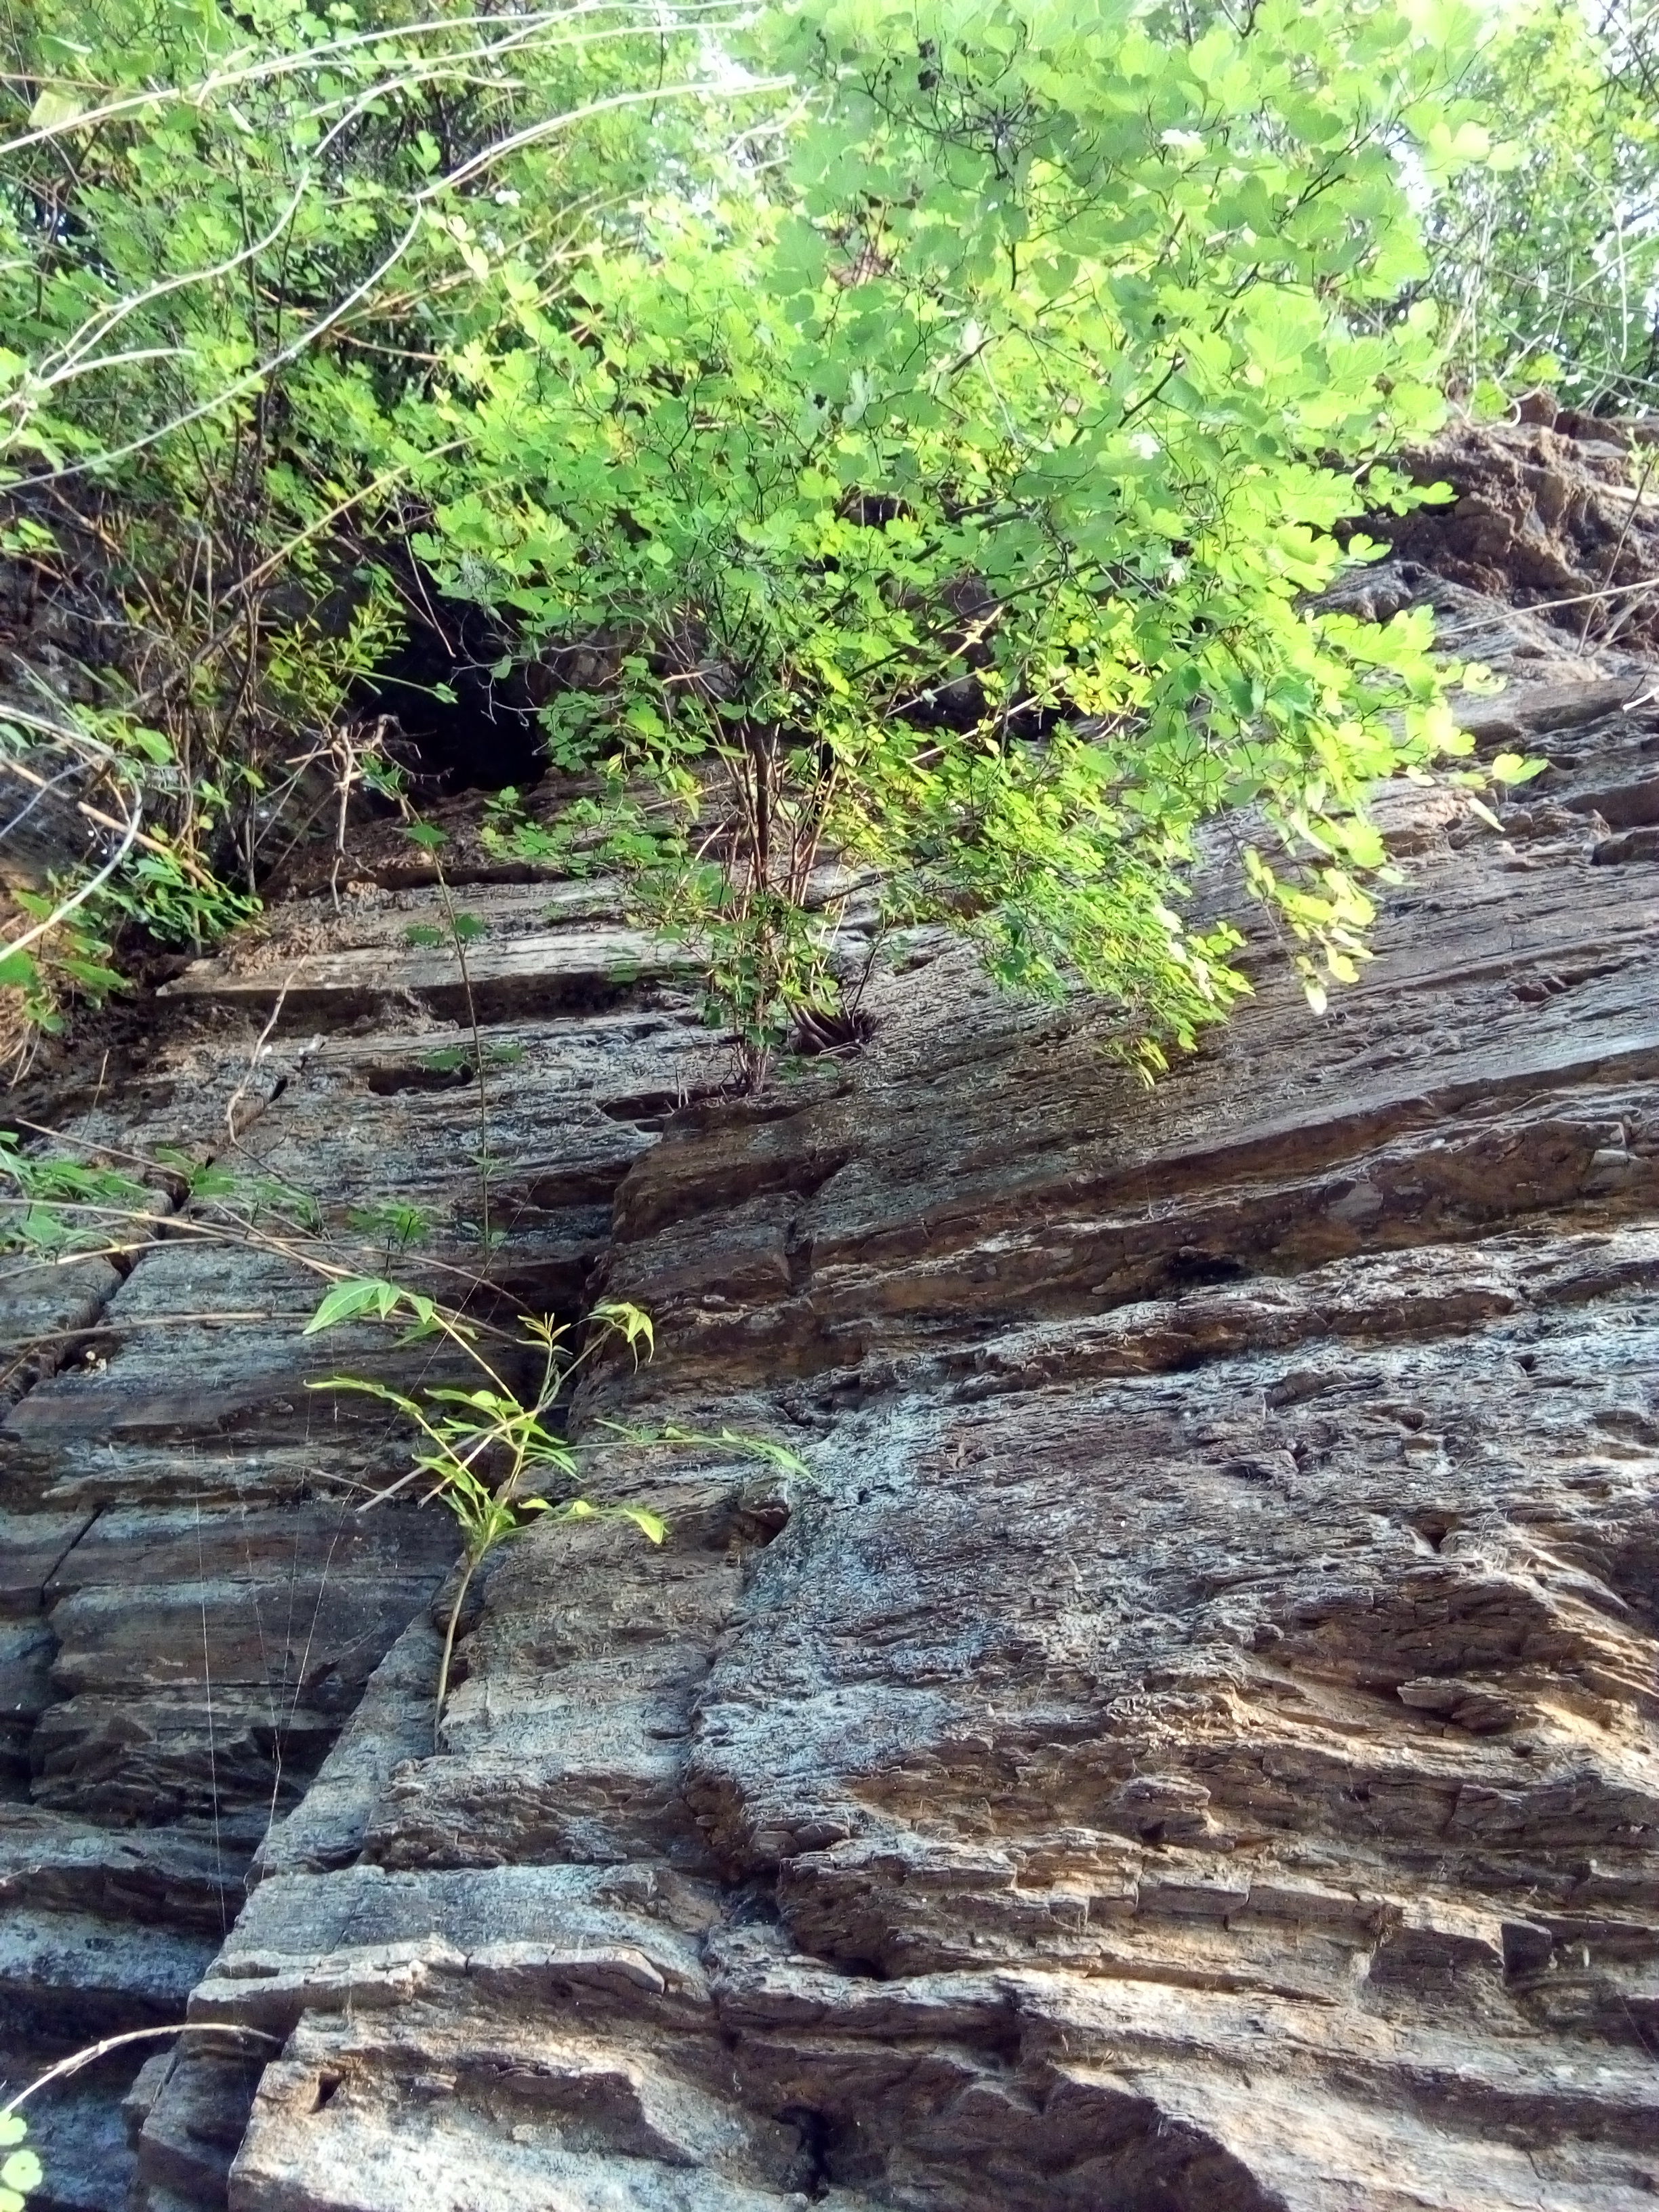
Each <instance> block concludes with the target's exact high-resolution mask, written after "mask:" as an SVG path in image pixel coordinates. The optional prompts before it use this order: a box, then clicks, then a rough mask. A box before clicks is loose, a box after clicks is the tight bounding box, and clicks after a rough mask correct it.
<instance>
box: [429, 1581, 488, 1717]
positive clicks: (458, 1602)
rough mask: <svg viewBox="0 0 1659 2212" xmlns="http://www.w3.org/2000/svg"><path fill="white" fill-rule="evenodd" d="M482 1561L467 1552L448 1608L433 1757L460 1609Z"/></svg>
mask: <svg viewBox="0 0 1659 2212" xmlns="http://www.w3.org/2000/svg"><path fill="white" fill-rule="evenodd" d="M483 1559H484V1554H483V1553H482V1552H476V1553H475V1552H471V1551H469V1552H468V1553H467V1555H466V1571H465V1574H463V1575H462V1577H461V1586H460V1588H459V1589H458V1590H457V1591H456V1593H455V1602H454V1604H453V1606H451V1607H450V1608H449V1622H448V1626H447V1627H446V1628H445V1630H444V1649H443V1656H442V1658H441V1659H440V1661H439V1662H438V1686H437V1689H436V1691H435V1693H434V1696H433V1700H432V1749H433V1753H434V1754H435V1755H436V1754H437V1753H440V1752H441V1751H442V1749H443V1741H442V1737H441V1729H442V1727H443V1718H444V1700H445V1699H446V1698H447V1696H448V1695H449V1662H450V1660H451V1659H452V1658H453V1656H454V1651H455V1632H456V1630H457V1629H458V1628H459V1626H460V1620H461V1607H463V1606H464V1605H465V1603H466V1594H467V1591H468V1590H469V1589H471V1586H472V1577H473V1575H474V1574H475V1573H476V1572H477V1569H478V1568H479V1567H480V1566H481V1565H483Z"/></svg>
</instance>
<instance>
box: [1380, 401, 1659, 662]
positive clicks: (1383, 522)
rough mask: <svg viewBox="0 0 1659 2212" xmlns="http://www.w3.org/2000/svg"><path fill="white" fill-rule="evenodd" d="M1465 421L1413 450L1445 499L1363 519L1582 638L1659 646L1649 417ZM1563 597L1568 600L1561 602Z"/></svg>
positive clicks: (1443, 568) (1399, 552)
mask: <svg viewBox="0 0 1659 2212" xmlns="http://www.w3.org/2000/svg"><path fill="white" fill-rule="evenodd" d="M1522 413H1523V414H1524V415H1525V416H1528V418H1529V419H1527V420H1523V421H1521V422H1512V423H1510V422H1504V423H1486V424H1475V423H1461V424H1457V425H1455V426H1454V427H1453V428H1450V429H1449V430H1447V431H1446V432H1445V433H1443V435H1442V436H1440V437H1439V438H1437V440H1436V441H1435V442H1434V443H1433V445H1432V446H1431V447H1427V448H1425V450H1424V451H1423V452H1421V453H1417V454H1414V455H1413V456H1412V457H1411V458H1410V459H1409V461H1408V463H1407V467H1408V470H1409V473H1410V474H1411V476H1412V477H1413V481H1414V482H1416V483H1424V484H1428V483H1449V485H1450V486H1451V487H1452V489H1453V490H1454V491H1455V493H1456V495H1457V496H1456V498H1455V501H1453V502H1452V504H1450V505H1449V506H1445V507H1425V508H1422V509H1420V510H1419V511H1418V512H1417V513H1413V514H1408V515H1404V516H1394V515H1382V516H1377V517H1372V518H1369V519H1368V520H1367V521H1366V523H1365V530H1366V532H1367V533H1368V535H1370V537H1372V538H1378V539H1380V540H1382V541H1383V542H1384V543H1386V544H1389V546H1390V547H1391V548H1392V550H1394V552H1395V555H1396V556H1398V557H1399V558H1400V560H1401V561H1402V562H1417V563H1419V564H1420V566H1421V567H1422V568H1424V569H1425V570H1427V571H1429V572H1430V573H1431V574H1434V575H1436V576H1441V577H1444V578H1446V579H1447V580H1449V581H1450V582H1452V583H1455V584H1462V585H1464V586H1467V587H1468V589H1470V590H1471V591H1475V592H1483V593H1486V594H1488V595H1489V596H1491V597H1492V598H1493V599H1500V600H1504V601H1505V602H1507V603H1508V604H1509V605H1511V606H1516V607H1525V608H1529V609H1531V610H1533V611H1535V612H1537V613H1539V614H1541V615H1542V616H1544V617H1547V620H1548V621H1550V622H1551V623H1553V624H1554V625H1555V626H1556V627H1558V628H1559V629H1562V630H1564V631H1565V632H1566V633H1568V634H1569V635H1571V637H1572V638H1574V639H1578V638H1581V637H1582V638H1583V639H1584V640H1585V641H1586V642H1587V643H1591V644H1595V643H1601V644H1611V643H1613V642H1614V641H1617V642H1618V643H1619V644H1620V645H1621V646H1625V647H1632V648H1635V649H1637V650H1643V649H1646V650H1650V651H1651V650H1656V649H1659V444H1656V443H1652V442H1650V435H1651V434H1650V428H1649V426H1648V425H1647V424H1645V423H1644V424H1639V425H1632V424H1629V423H1623V422H1602V421H1600V420H1598V419H1597V418H1595V417H1594V416H1583V415H1574V414H1570V413H1567V412H1565V411H1560V412H1558V411H1557V410H1556V409H1555V408H1554V406H1553V403H1551V402H1550V401H1549V400H1547V398H1544V397H1543V396H1542V395H1540V394H1534V395H1533V396H1532V397H1531V398H1528V400H1526V401H1524V402H1522ZM1564 602H1565V604H1563V603H1564Z"/></svg>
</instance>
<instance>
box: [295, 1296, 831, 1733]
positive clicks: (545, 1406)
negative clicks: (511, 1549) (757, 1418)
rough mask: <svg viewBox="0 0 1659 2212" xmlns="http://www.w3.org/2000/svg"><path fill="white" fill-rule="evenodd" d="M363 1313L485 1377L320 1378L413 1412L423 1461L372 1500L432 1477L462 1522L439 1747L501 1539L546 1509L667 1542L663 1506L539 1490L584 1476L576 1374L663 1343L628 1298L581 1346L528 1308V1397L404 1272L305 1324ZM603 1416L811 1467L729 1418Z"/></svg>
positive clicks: (797, 1469) (597, 1319)
mask: <svg viewBox="0 0 1659 2212" xmlns="http://www.w3.org/2000/svg"><path fill="white" fill-rule="evenodd" d="M364 1319H373V1320H377V1321H386V1322H390V1321H398V1320H404V1321H406V1322H408V1323H409V1326H408V1328H406V1330H405V1332H404V1336H403V1338H402V1341H403V1342H404V1343H405V1344H412V1343H419V1342H421V1341H422V1340H424V1339H428V1338H432V1337H442V1338H446V1339H447V1340H448V1341H449V1343H450V1344H451V1345H453V1346H454V1347H455V1348H456V1350H458V1351H459V1352H461V1353H462V1354H463V1355H464V1356H465V1358H466V1359H467V1360H468V1361H469V1362H470V1363H471V1365H472V1367H473V1368H474V1369H475V1370H477V1374H478V1375H479V1376H480V1377H481V1378H482V1379H481V1382H480V1383H479V1384H478V1385H477V1386H475V1387H474V1388H473V1389H457V1388H453V1387H447V1388H422V1389H419V1390H418V1391H416V1392H410V1391H404V1390H398V1389H393V1388H392V1385H391V1384H390V1383H378V1382H371V1381H368V1380H366V1379H365V1378H363V1377H362V1376H351V1375H336V1376H329V1377H328V1378H327V1379H326V1380H324V1381H319V1382H315V1383H312V1384H311V1386H310V1387H311V1388H312V1389H314V1390H332V1391H354V1392H356V1393H358V1394H360V1395H362V1396H365V1397H370V1398H378V1399H380V1401H382V1402H383V1403H385V1404H386V1405H389V1406H393V1407H396V1408H397V1409H398V1412H399V1413H402V1414H404V1416H405V1418H406V1419H409V1420H410V1422H412V1423H413V1425H414V1426H415V1428H416V1431H417V1434H418V1436H419V1437H420V1439H421V1442H420V1443H419V1444H418V1446H417V1448H416V1453H415V1461H414V1465H413V1466H412V1467H411V1468H410V1470H409V1472H408V1474H405V1475H403V1476H401V1477H400V1478H399V1479H398V1480H397V1481H396V1482H394V1483H392V1484H391V1485H390V1486H389V1487H388V1488H386V1489H385V1490H383V1491H380V1492H378V1493H377V1495H376V1497H375V1498H374V1500H373V1501H371V1502H372V1503H375V1504H378V1503H380V1501H381V1500H382V1499H385V1498H392V1497H394V1496H395V1495H396V1494H397V1493H398V1492H399V1491H401V1490H404V1489H406V1488H408V1487H410V1486H413V1485H416V1484H418V1483H421V1482H422V1481H424V1482H426V1484H427V1485H428V1487H427V1489H426V1492H425V1496H424V1498H423V1499H422V1503H425V1502H426V1501H427V1500H429V1499H432V1498H441V1500H442V1501H443V1503H444V1504H446V1505H447V1507H448V1508H449V1510H450V1511H451V1512H452V1513H453V1515H454V1516H455V1519H456V1521H457V1522H458V1523H459V1527H460V1531H461V1541H462V1547H463V1548H462V1562H461V1577H460V1581H459V1585H458V1587H457V1589H456V1592H455V1596H454V1599H453V1602H452V1604H451V1606H450V1608H449V1614H448V1619H447V1621H446V1623H445V1626H444V1640H443V1652H442V1656H441V1659H440V1661H439V1664H438V1680H437V1686H436V1690H435V1698H434V1705H433V1723H432V1725H433V1745H434V1748H435V1749H437V1748H439V1747H440V1745H441V1736H440V1730H441V1725H442V1721H443V1711H444V1703H445V1700H446V1699H447V1695H448V1692H449V1674H450V1667H451V1664H452V1662H453V1657H454V1652H455V1638H456V1633H457V1631H458V1629H459V1625H460V1619H461V1613H462V1610H463V1608H464V1607H465V1603H466V1597H467V1592H468V1591H469V1590H470V1589H471V1586H472V1581H473V1577H475V1576H476V1575H477V1571H478V1570H479V1568H480V1567H482V1566H483V1563H484V1561H485V1560H486V1559H488V1558H489V1555H490V1553H492V1552H494V1551H495V1549H496V1548H497V1547H498V1546H500V1545H501V1544H503V1543H505V1542H507V1541H508V1539H509V1538H511V1537H513V1536H516V1535H519V1534H521V1533H522V1532H523V1530H524V1529H526V1528H528V1527H529V1526H530V1524H531V1523H532V1521H534V1520H536V1519H537V1518H538V1517H539V1518H544V1519H550V1520H553V1521H624V1522H629V1524H631V1526H633V1527H634V1528H637V1529H638V1530H639V1531H640V1533H641V1535H643V1536H645V1537H647V1539H648V1540H649V1541H651V1542H652V1543H653V1544H660V1543H661V1542H662V1541H663V1538H664V1537H665V1535H666V1534H667V1528H666V1525H665V1522H663V1521H662V1519H661V1517H660V1516H659V1515H657V1514H655V1513H653V1512H651V1511H649V1510H647V1508H646V1507H644V1506H642V1505H630V1504H613V1505H597V1504H594V1503H593V1502H592V1500H591V1499H589V1498H583V1497H581V1496H580V1495H578V1494H574V1493H573V1494H571V1495H568V1496H566V1497H563V1498H558V1499H553V1498H544V1497H543V1496H541V1495H540V1491H541V1489H542V1488H543V1487H544V1486H548V1485H549V1484H550V1482H553V1481H557V1482H559V1483H562V1484H568V1485H574V1484H575V1483H576V1482H578V1481H579V1480H580V1473H581V1461H582V1456H583V1449H584V1448H583V1447H582V1446H580V1445H579V1444H574V1443H570V1442H569V1441H568V1439H567V1438H566V1437H564V1436H562V1434H560V1433H559V1431H557V1429H556V1428H555V1427H554V1426H553V1425H552V1422H553V1419H554V1416H555V1413H556V1409H557V1408H558V1407H559V1406H560V1405H561V1403H562V1401H564V1400H565V1399H566V1398H567V1396H568V1392H569V1389H570V1385H571V1383H572V1382H573V1381H574V1378H575V1376H576V1375H577V1374H578V1373H579V1372H580V1370H581V1369H582V1368H584V1367H586V1366H587V1365H588V1364H590V1363H591V1362H592V1360H593V1359H594V1358H597V1356H598V1355H599V1352H601V1351H602V1350H604V1349H605V1347H606V1346H609V1345H611V1344H614V1343H616V1342H617V1341H620V1342H621V1343H622V1344H623V1346H624V1347H625V1348H626V1349H628V1350H629V1351H630V1352H635V1356H636V1357H637V1354H638V1351H639V1348H640V1346H644V1348H645V1351H646V1353H647V1356H648V1355H649V1353H650V1352H651V1349H652V1346H653V1335H652V1328H651V1321H650V1317H649V1316H648V1315H647V1314H645V1313H644V1312H642V1311H641V1309H640V1308H639V1307H638V1306H635V1305H629V1304H624V1303H620V1302H618V1303H614V1304H602V1305H598V1306H595V1307H594V1308H593V1310H592V1312H591V1313H590V1314H589V1316H588V1317H587V1335H586V1342H585V1343H584V1344H583V1345H582V1346H581V1347H580V1350H578V1349H576V1348H575V1346H574V1331H573V1330H572V1329H571V1328H569V1327H568V1326H562V1325H561V1324H559V1323H557V1322H553V1321H551V1320H550V1319H547V1318H545V1317H542V1316H535V1315H531V1314H521V1315H520V1317H519V1321H520V1329H521V1331H522V1332H523V1334H522V1336H521V1338H520V1344H521V1345H522V1346H525V1347H533V1349H534V1350H535V1352H537V1353H538V1355H539V1363H540V1375H539V1378H538V1382H537V1384H536V1386H535V1388H534V1389H533V1390H532V1391H531V1392H530V1393H529V1394H528V1395H526V1396H524V1397H520V1395H518V1393H517V1392H515V1391H514V1390H513V1389H512V1388H511V1387H510V1386H509V1385H508V1383H507V1382H506V1381H505V1380H504V1379H503V1377H502V1376H501V1373H500V1371H499V1370H498V1368H497V1367H496V1365H495V1364H494V1363H493V1362H492V1361H491V1360H490V1358H489V1357H488V1356H487V1355H486V1353H485V1352H484V1351H483V1333H482V1332H481V1330H480V1329H479V1328H477V1327H476V1326H474V1324H472V1323H471V1322H467V1321H465V1320H464V1319H463V1318H462V1316H460V1315H459V1314H458V1313H455V1312H453V1311H451V1310H448V1309H447V1308H446V1307H444V1306H441V1305H440V1304H438V1303H437V1302H436V1301H435V1300H434V1299H432V1298H428V1297H423V1296H422V1295H421V1294H420V1293H419V1292H418V1291H411V1290H409V1289H407V1288H405V1287H404V1285H400V1284H398V1283H393V1282H389V1281H386V1280H384V1279H380V1278H374V1277H369V1276H363V1277H361V1278H359V1279H356V1280H353V1281H349V1282H343V1283H337V1284H336V1285H335V1286H334V1288H333V1289H332V1290H331V1291H329V1293H328V1295H327V1297H325V1298H324V1300H323V1302H322V1304H320V1305H319V1307H318V1309H317V1310H316V1312H315V1313H314V1314H313V1316H312V1317H311V1319H310V1321H309V1322H307V1325H306V1334H307V1335H308V1336H310V1335H314V1334H318V1333H319V1331H321V1330H324V1329H328V1328H334V1327H336V1326H337V1325H338V1324H339V1323H341V1322H349V1321H359V1320H364ZM601 1427H602V1428H603V1429H604V1431H605V1433H606V1436H607V1437H608V1438H609V1439H610V1440H611V1441H612V1442H620V1443H626V1444H631V1445H635V1446H641V1447H650V1446H662V1445H669V1446H673V1445H704V1446H707V1445H723V1446H726V1447H732V1448H735V1449H738V1450H740V1451H743V1452H745V1453H747V1454H749V1455H751V1456H753V1457H756V1458H759V1459H763V1460H766V1461H768V1462H769V1463H770V1464H772V1465H773V1466H775V1467H776V1468H780V1469H781V1471H783V1472H785V1473H788V1474H805V1468H803V1467H802V1465H801V1462H799V1460H798V1459H797V1458H796V1457H795V1455H793V1453H792V1452H789V1451H787V1450H786V1449H784V1447H783V1446H782V1445H781V1444H775V1443H770V1442H769V1441H768V1440H767V1439H765V1438H763V1437H744V1436H740V1435H738V1434H737V1433H736V1432H735V1431H732V1430H729V1429H722V1430H721V1431H719V1433H718V1434H716V1435H713V1436H704V1435H699V1434H696V1433H695V1432H693V1431H689V1430H684V1429H679V1428H676V1427H672V1426H669V1427H665V1428H661V1429H658V1430H655V1431H644V1430H641V1429H635V1428H630V1427H629V1426H627V1425H624V1424H623V1423H620V1422H614V1421H606V1422H604V1423H602V1424H601Z"/></svg>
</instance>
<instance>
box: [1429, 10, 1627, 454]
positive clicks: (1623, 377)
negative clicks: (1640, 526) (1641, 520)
mask: <svg viewBox="0 0 1659 2212" xmlns="http://www.w3.org/2000/svg"><path fill="white" fill-rule="evenodd" d="M1468 90H1469V92H1470V94H1471V95H1472V96H1473V97H1474V99H1476V100H1478V101H1479V102H1480V106H1481V108H1482V109H1483V110H1484V111H1485V112H1486V113H1487V114H1488V115H1489V116H1490V117H1492V118H1493V120H1494V123H1495V125H1497V127H1498V128H1499V129H1500V131H1501V134H1502V136H1501V140H1500V143H1498V145H1497V146H1496V147H1494V148H1493V149H1492V158H1490V159H1489V160H1488V161H1486V162H1485V163H1483V164H1482V165H1481V167H1480V168H1479V169H1478V170H1475V171H1472V172H1471V173H1469V174H1468V175H1467V176H1465V177H1464V178H1463V179H1461V180H1460V184H1459V187H1458V189H1457V190H1456V191H1455V192H1445V193H1443V194H1441V195H1440V196H1438V197H1437V199H1436V200H1435V201H1434V203H1433V204H1432V205H1431V210H1430V213H1429V222H1428V233H1429V245H1430V251H1431V262H1432V273H1431V277H1430V279H1429V280H1428V282H1427V283H1426V284H1425V286H1424V287H1423V289H1424V291H1425V294H1426V295H1431V296H1432V297H1434V298H1436V299H1437V300H1438V301H1440V302H1441V303H1442V305H1443V309H1444V311H1445V312H1444V339H1443V343H1444V348H1445V355H1446V362H1447V370H1448V374H1449V379H1450V380H1451V382H1452V385H1453V386H1454V388H1455V389H1457V390H1459V391H1460V392H1462V394H1463V395H1464V396H1465V397H1466V398H1468V400H1469V402H1470V403H1471V404H1473V405H1474V406H1475V407H1476V409H1477V410H1480V411H1484V412H1487V413H1491V414H1497V413H1499V412H1501V411H1503V410H1504V409H1505V408H1506V407H1507V405H1508V404H1509V402H1510V396H1511V394H1512V393H1513V392H1516V391H1517V390H1524V389H1525V388H1526V386H1528V385H1533V384H1539V383H1543V384H1548V385H1551V386H1555V387H1556V388H1557V389H1558V390H1559V392H1560V394H1561V395H1562V397H1563V398H1565V400H1567V401H1568V402H1569V403H1570V404H1571V405H1573V406H1575V407H1577V408H1582V409H1585V410H1592V411H1595V412H1608V411H1613V410H1618V409H1620V408H1632V407H1633V408H1636V409H1647V408H1650V407H1652V406H1653V404H1655V400H1656V398H1659V19H1656V18H1655V16H1654V15H1653V14H1652V13H1651V11H1650V10H1649V9H1644V8H1642V7H1640V6H1637V5H1634V4H1632V0H1604V4H1601V5H1600V6H1597V7H1594V8H1585V7H1583V6H1581V5H1580V4H1579V0H1532V4H1530V5H1527V6H1523V7H1522V8H1519V9H1516V10H1514V11H1513V12H1512V13H1510V14H1509V15H1506V16H1503V17H1499V18H1498V20H1497V21H1495V23H1494V25H1493V28H1492V36H1491V39H1490V40H1489V43H1488V44H1487V46H1486V48H1485V50H1484V51H1483V52H1482V54H1481V56H1480V60H1479V62H1478V64H1476V66H1475V68H1474V70H1473V71H1472V72H1471V75H1470V77H1469V80H1468Z"/></svg>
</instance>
